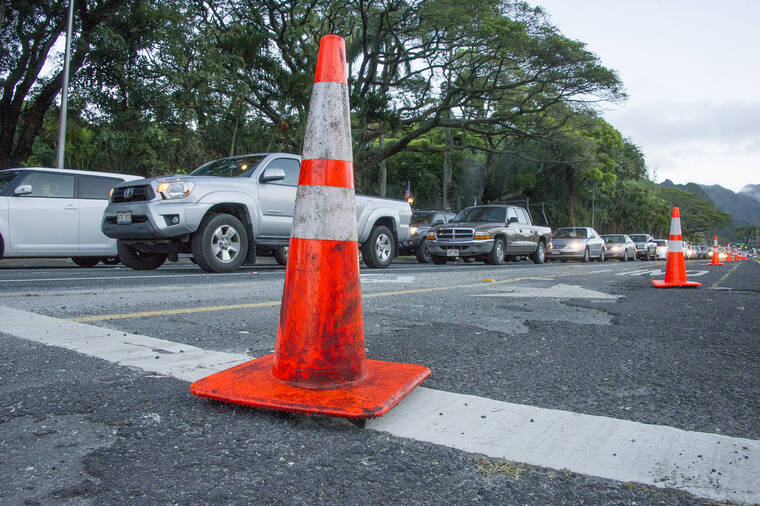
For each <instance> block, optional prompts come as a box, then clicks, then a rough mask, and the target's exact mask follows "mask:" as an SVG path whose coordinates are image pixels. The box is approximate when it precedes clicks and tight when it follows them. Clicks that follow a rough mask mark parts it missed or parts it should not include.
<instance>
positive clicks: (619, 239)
mask: <svg viewBox="0 0 760 506" xmlns="http://www.w3.org/2000/svg"><path fill="white" fill-rule="evenodd" d="M602 239H604V242H608V243H610V244H623V243H625V237H624V236H622V235H603V236H602Z"/></svg>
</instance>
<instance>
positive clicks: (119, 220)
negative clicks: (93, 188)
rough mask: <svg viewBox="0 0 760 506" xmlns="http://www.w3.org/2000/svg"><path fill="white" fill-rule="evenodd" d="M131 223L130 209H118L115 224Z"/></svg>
mask: <svg viewBox="0 0 760 506" xmlns="http://www.w3.org/2000/svg"><path fill="white" fill-rule="evenodd" d="M129 223H132V211H120V212H118V213H116V224H117V225H127V224H129Z"/></svg>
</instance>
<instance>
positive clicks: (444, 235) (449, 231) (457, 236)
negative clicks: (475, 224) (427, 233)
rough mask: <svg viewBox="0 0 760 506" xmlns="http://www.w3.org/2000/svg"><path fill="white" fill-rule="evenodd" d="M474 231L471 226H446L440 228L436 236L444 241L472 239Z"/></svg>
mask: <svg viewBox="0 0 760 506" xmlns="http://www.w3.org/2000/svg"><path fill="white" fill-rule="evenodd" d="M474 232H475V231H474V230H473V229H471V228H444V229H441V230H438V231H437V232H436V234H435V237H436V239H440V240H442V241H471V240H472V238H473V235H474Z"/></svg>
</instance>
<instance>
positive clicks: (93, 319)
mask: <svg viewBox="0 0 760 506" xmlns="http://www.w3.org/2000/svg"><path fill="white" fill-rule="evenodd" d="M279 305H280V301H268V302H254V303H250V304H229V305H227V306H206V307H186V308H180V309H163V310H160V311H142V312H139V313H117V314H101V315H94V316H80V317H78V318H69V319H70V320H71V321H74V322H98V321H103V320H122V319H126V318H143V317H146V318H147V317H151V316H166V315H172V314H187V313H203V312H206V311H225V310H228V309H248V308H252V307H271V306H279Z"/></svg>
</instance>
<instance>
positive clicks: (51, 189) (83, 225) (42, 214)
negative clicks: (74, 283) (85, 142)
mask: <svg viewBox="0 0 760 506" xmlns="http://www.w3.org/2000/svg"><path fill="white" fill-rule="evenodd" d="M135 179H142V178H141V177H140V176H132V175H127V174H113V173H109V172H91V171H83V170H66V169H48V168H42V167H24V168H18V169H6V170H2V171H0V258H13V257H71V259H72V260H73V261H74V262H75V263H76V264H77V265H80V266H82V267H92V266H93V265H95V264H97V263H98V262H99V261H101V260H105V263H115V261H116V257H117V253H116V241H115V240H114V239H109V238H108V237H106V236H105V235H103V233H102V232H101V231H100V222H101V221H102V219H103V210H104V209H105V208H106V205H107V204H108V196H109V192H110V191H111V189H112V188H113V187H114V186H116V185H117V184H119V183H121V182H123V181H132V180H135Z"/></svg>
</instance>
